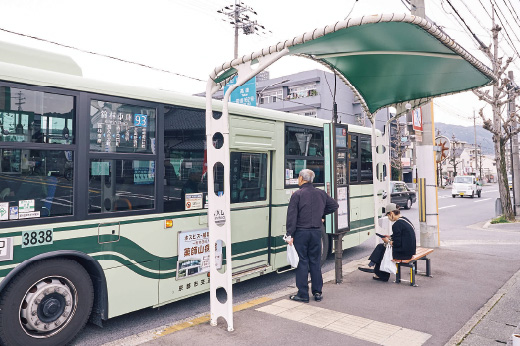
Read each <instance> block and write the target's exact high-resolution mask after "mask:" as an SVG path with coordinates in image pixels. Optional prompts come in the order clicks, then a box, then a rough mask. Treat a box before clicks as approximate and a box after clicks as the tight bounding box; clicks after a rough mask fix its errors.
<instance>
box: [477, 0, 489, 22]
mask: <svg viewBox="0 0 520 346" xmlns="http://www.w3.org/2000/svg"><path fill="white" fill-rule="evenodd" d="M478 2H480V5H481V6H482V8H483V9H484V11H485V12H486V14H487V15H488V17H489V19H492V17H491V14H489V12H488V10H487V8H486V6H484V4H483V3H482V0H478Z"/></svg>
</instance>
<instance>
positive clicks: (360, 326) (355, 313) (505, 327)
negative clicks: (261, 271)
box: [110, 227, 520, 346]
mask: <svg viewBox="0 0 520 346" xmlns="http://www.w3.org/2000/svg"><path fill="white" fill-rule="evenodd" d="M467 231H468V232H479V231H477V230H476V229H468V230H467ZM506 232H507V233H504V232H499V233H497V232H496V231H495V230H489V229H487V230H486V229H483V228H480V232H479V234H480V236H481V238H482V239H480V240H478V241H476V242H472V241H452V242H449V241H448V242H444V243H443V246H442V247H441V248H438V249H436V250H435V252H434V253H433V254H431V255H430V256H429V257H430V258H431V262H432V274H433V277H431V278H429V277H425V276H422V275H419V276H417V279H416V280H417V284H418V285H419V287H410V286H409V285H408V283H406V282H402V283H401V284H396V283H393V282H387V283H384V282H379V281H374V280H372V278H371V274H367V273H363V272H360V271H358V270H357V267H358V266H366V264H367V262H368V261H367V260H366V258H365V259H362V260H358V261H351V262H348V263H346V264H344V265H343V272H344V281H343V283H342V284H341V285H336V284H334V283H333V282H334V281H333V280H334V271H330V272H327V273H324V281H325V282H326V283H325V285H324V287H323V295H324V299H323V301H321V302H319V303H318V302H315V301H311V302H310V303H309V304H302V303H296V302H292V301H290V300H289V299H288V297H289V295H291V294H294V293H295V292H296V289H295V288H294V287H289V288H287V289H285V290H283V291H279V292H275V293H273V294H271V295H270V296H266V297H258V299H254V300H252V301H249V302H245V303H238V305H237V306H236V307H235V310H236V312H235V313H234V328H235V331H233V332H227V330H226V325H225V323H224V322H222V321H220V322H219V324H218V326H216V327H212V326H210V324H209V315H207V314H205V315H201V316H196V317H194V318H191V319H190V320H187V321H182V322H178V323H175V324H173V325H171V326H167V327H164V328H161V329H160V330H157V331H155V332H153V333H152V334H149V335H147V336H146V337H145V338H143V337H142V335H141V336H140V335H136V336H135V337H134V338H133V339H132V338H126V339H122V340H119V341H118V342H114V343H111V344H110V345H138V344H143V343H145V344H146V345H190V346H191V345H201V344H208V343H209V344H217V345H219V346H226V345H266V344H279V345H313V344H316V345H337V344H343V345H374V344H379V345H410V346H412V345H457V344H459V343H460V344H461V345H472V346H473V345H504V344H506V343H507V342H508V341H509V340H510V337H511V334H512V333H513V332H514V331H515V329H517V327H518V324H519V322H520V251H518V249H519V247H520V227H518V228H515V229H511V230H509V229H508V230H507V231H506ZM475 234H476V233H475ZM500 235H501V236H504V237H506V238H500V237H499V236H500ZM486 237H488V238H486ZM423 266H424V262H422V261H421V262H420V263H419V270H421V269H422V270H424V267H423ZM393 279H394V276H392V277H391V281H392V280H393ZM517 331H518V329H517Z"/></svg>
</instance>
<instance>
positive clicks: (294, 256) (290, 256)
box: [287, 244, 300, 268]
mask: <svg viewBox="0 0 520 346" xmlns="http://www.w3.org/2000/svg"><path fill="white" fill-rule="evenodd" d="M287 262H289V264H290V265H291V267H293V268H296V267H298V262H300V257H298V253H297V252H296V249H295V248H294V245H289V244H287Z"/></svg>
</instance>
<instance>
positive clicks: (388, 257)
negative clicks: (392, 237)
mask: <svg viewBox="0 0 520 346" xmlns="http://www.w3.org/2000/svg"><path fill="white" fill-rule="evenodd" d="M393 259H394V257H393V256H392V246H391V245H387V246H386V250H385V255H384V256H383V260H382V261H381V265H380V267H379V270H381V271H384V272H387V273H390V274H395V273H397V266H396V265H395V263H394V262H392V260H393Z"/></svg>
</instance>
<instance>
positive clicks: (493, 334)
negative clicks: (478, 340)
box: [470, 319, 515, 343]
mask: <svg viewBox="0 0 520 346" xmlns="http://www.w3.org/2000/svg"><path fill="white" fill-rule="evenodd" d="M514 331H515V327H512V326H508V325H506V324H505V323H498V322H495V321H491V320H489V319H483V320H482V321H481V322H480V323H479V324H478V325H477V326H476V327H475V328H474V329H473V330H472V331H471V334H470V335H479V336H482V337H484V338H487V339H489V340H499V341H502V343H507V341H508V340H509V338H510V337H511V334H513V332H514Z"/></svg>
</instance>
